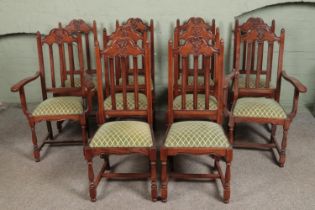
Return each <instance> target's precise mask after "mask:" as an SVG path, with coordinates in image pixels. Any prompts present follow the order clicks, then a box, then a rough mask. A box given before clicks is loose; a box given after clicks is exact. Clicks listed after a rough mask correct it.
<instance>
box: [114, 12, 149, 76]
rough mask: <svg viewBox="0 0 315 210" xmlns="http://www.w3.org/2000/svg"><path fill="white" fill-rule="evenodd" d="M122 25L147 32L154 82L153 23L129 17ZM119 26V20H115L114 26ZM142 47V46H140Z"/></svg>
mask: <svg viewBox="0 0 315 210" xmlns="http://www.w3.org/2000/svg"><path fill="white" fill-rule="evenodd" d="M122 25H130V26H131V27H132V29H133V30H134V31H136V32H138V33H140V34H142V35H144V34H145V33H146V34H148V35H147V36H148V39H149V40H148V41H149V43H150V53H151V77H152V80H153V82H154V72H155V70H154V69H155V61H154V23H153V20H152V19H151V20H150V24H147V23H145V22H144V21H143V20H142V19H141V18H129V19H128V20H127V21H126V22H124V23H123V24H122ZM118 27H119V21H118V20H116V28H118ZM142 47H143V46H142Z"/></svg>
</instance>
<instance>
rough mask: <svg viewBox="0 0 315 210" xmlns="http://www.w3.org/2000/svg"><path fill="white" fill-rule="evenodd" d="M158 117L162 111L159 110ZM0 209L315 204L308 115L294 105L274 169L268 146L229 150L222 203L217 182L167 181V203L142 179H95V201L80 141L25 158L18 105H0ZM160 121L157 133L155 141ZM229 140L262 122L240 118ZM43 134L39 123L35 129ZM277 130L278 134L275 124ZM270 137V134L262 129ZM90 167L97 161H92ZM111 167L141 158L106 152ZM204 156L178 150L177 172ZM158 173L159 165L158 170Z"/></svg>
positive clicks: (313, 142) (134, 164)
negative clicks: (283, 154) (282, 155)
mask: <svg viewBox="0 0 315 210" xmlns="http://www.w3.org/2000/svg"><path fill="white" fill-rule="evenodd" d="M157 116H158V117H159V119H158V121H159V122H161V121H162V118H163V117H164V116H165V115H164V114H161V113H159V114H158V115H157ZM0 119H1V120H0V134H1V139H0V160H1V161H0V183H1V185H0V209H10V210H11V209H24V210H27V209H32V210H34V209H181V210H182V209H210V208H211V209H315V152H314V151H315V129H314V128H315V119H314V117H313V116H312V115H311V113H310V112H309V111H308V110H307V109H303V108H302V109H300V112H299V113H298V115H297V117H296V118H295V120H294V122H293V124H292V126H291V129H290V130H289V136H288V137H289V141H288V149H287V163H286V165H285V167H284V168H279V167H278V166H277V165H276V164H275V162H274V160H273V156H272V154H271V153H270V152H268V151H257V150H234V160H233V162H232V180H231V187H232V194H231V201H230V203H229V204H224V203H223V202H222V186H221V185H220V183H219V181H216V182H204V181H193V182H191V181H174V180H170V182H169V197H168V202H167V203H162V202H160V201H158V202H155V203H153V202H152V201H151V200H150V194H149V190H150V183H149V181H104V180H103V181H102V182H101V183H100V186H99V188H98V195H97V201H96V202H95V203H92V202H90V200H89V195H88V177H87V164H86V162H85V160H84V158H83V155H82V147H81V146H72V147H69V146H68V147H45V149H44V150H43V152H42V160H41V161H40V162H39V163H36V162H35V161H34V160H33V158H32V144H31V132H30V129H29V127H28V124H27V121H26V118H25V117H24V115H23V114H22V112H21V109H20V106H19V105H13V104H12V105H8V107H7V108H6V109H2V110H0ZM66 128H67V129H64V132H63V134H62V137H63V138H67V137H69V138H72V139H80V135H78V133H80V128H79V126H78V125H77V124H76V123H71V122H70V123H68V124H67V125H66ZM163 128H164V126H163V123H158V131H157V132H156V139H157V141H158V143H159V144H160V143H161V140H162V136H163V133H164V129H163ZM236 129H237V130H236V139H239V140H251V141H254V140H257V141H260V140H263V138H264V136H267V134H268V132H267V128H266V127H264V126H261V125H253V124H251V125H250V124H240V125H239V126H238V127H237V128H236ZM37 130H38V133H39V136H41V137H43V136H44V135H45V124H44V123H42V124H40V125H39V126H38V128H37ZM278 131H279V132H278V133H277V136H279V137H281V135H280V134H281V129H278ZM268 136H269V135H268ZM95 161H96V163H97V164H96V167H98V166H100V163H101V160H100V159H99V158H96V159H95ZM110 161H111V164H112V166H113V167H114V168H115V170H116V171H125V172H126V171H128V170H132V171H133V172H135V171H144V170H146V169H147V167H148V162H147V160H146V159H144V158H143V157H141V156H137V155H131V156H120V157H118V156H112V157H110ZM212 164H213V160H212V159H211V158H210V157H208V156H195V157H193V156H187V155H183V156H179V157H177V158H176V159H175V167H176V169H177V170H182V171H189V172H191V173H194V172H203V171H204V172H207V171H208V170H209V165H212ZM159 171H160V169H159Z"/></svg>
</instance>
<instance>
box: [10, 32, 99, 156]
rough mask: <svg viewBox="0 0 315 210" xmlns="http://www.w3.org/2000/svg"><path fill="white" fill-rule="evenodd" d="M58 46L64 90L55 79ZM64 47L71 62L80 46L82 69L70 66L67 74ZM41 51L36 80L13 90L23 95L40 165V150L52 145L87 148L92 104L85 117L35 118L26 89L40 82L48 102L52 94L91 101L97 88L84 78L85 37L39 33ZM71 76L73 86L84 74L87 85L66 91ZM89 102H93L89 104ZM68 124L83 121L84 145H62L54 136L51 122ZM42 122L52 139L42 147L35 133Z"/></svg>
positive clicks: (43, 95)
mask: <svg viewBox="0 0 315 210" xmlns="http://www.w3.org/2000/svg"><path fill="white" fill-rule="evenodd" d="M54 44H57V45H58V49H59V58H60V70H61V72H60V75H61V87H57V86H56V79H55V74H56V72H55V66H54V57H53V45H54ZM44 45H47V46H48V47H49V55H50V56H49V62H50V73H51V84H52V87H47V85H46V84H47V83H46V77H45V71H46V70H45V69H46V68H45V65H44V57H43V46H44ZM64 45H67V46H68V55H69V60H70V61H71V60H73V54H72V52H73V46H75V45H77V48H78V57H79V58H78V59H79V69H78V70H76V69H75V67H74V66H72V65H71V64H70V70H69V71H67V69H66V63H65V49H64ZM37 50H38V59H39V70H38V71H37V72H36V73H35V75H34V76H32V77H27V78H25V79H23V80H21V81H20V82H18V83H17V84H15V85H13V86H12V87H11V91H12V92H17V91H18V92H19V94H20V100H21V105H22V111H23V113H24V114H25V116H26V118H27V120H28V122H29V125H30V127H31V131H32V142H33V147H34V148H33V156H34V158H35V161H36V162H38V161H40V150H41V149H42V148H43V146H44V145H45V144H50V145H77V144H82V143H83V144H86V142H87V137H86V115H87V114H88V113H89V111H91V104H88V108H87V109H86V110H85V111H84V112H83V113H82V114H76V115H74V114H72V115H53V116H49V115H47V116H33V115H32V113H31V112H30V111H29V110H28V108H27V102H26V96H25V91H24V86H26V85H27V84H28V83H30V82H32V81H34V80H36V79H37V78H39V79H40V82H41V90H42V98H43V101H44V100H46V99H47V98H48V97H47V94H48V93H52V94H53V96H82V97H83V98H90V97H91V95H90V90H91V89H92V88H93V85H92V84H90V83H89V81H88V80H86V79H85V74H84V63H83V55H82V44H81V35H78V36H75V37H74V36H71V35H70V34H68V32H67V31H66V30H64V29H60V28H56V29H52V30H51V31H50V33H49V34H48V35H47V36H45V37H42V35H41V34H40V32H37ZM67 74H69V75H70V78H71V81H72V82H73V77H74V74H80V79H81V84H85V85H83V86H82V87H80V88H76V87H73V86H72V87H65V84H64V76H65V75H67ZM88 101H89V100H88ZM64 120H75V121H79V122H80V125H81V129H82V140H80V141H61V140H60V141H58V140H55V138H56V137H57V135H55V136H54V135H53V130H52V126H51V121H64ZM41 121H46V124H47V130H48V135H47V137H45V138H44V140H43V142H42V143H41V144H40V145H38V141H37V136H36V132H35V124H36V123H39V122H41ZM61 129H62V128H61V124H58V130H59V133H60V132H61Z"/></svg>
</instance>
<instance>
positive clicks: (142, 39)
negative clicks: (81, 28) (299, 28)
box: [103, 25, 147, 95]
mask: <svg viewBox="0 0 315 210" xmlns="http://www.w3.org/2000/svg"><path fill="white" fill-rule="evenodd" d="M122 37H128V38H130V39H132V40H133V41H134V42H135V43H136V45H138V46H139V47H140V48H144V45H145V43H146V42H147V33H146V32H144V33H143V34H140V33H138V32H137V31H135V30H133V28H132V27H131V26H130V25H121V26H118V27H117V28H116V30H115V32H113V33H112V34H111V35H107V32H106V29H104V30H103V47H104V49H105V48H106V47H107V46H108V45H110V43H111V42H113V41H114V40H116V39H118V38H122ZM119 59H120V58H119V57H118V58H117V59H115V66H117V70H116V71H115V74H116V76H115V81H116V83H117V84H119V81H120V80H121V71H120V65H119V63H120V61H119ZM129 64H130V61H129V60H127V68H128V69H129V70H128V74H129V75H130V74H131V75H132V74H133V70H132V69H130V65H129ZM138 65H139V66H141V67H140V68H139V69H138V72H139V74H144V69H145V68H144V65H145V63H144V58H143V59H142V60H140V61H138ZM127 83H129V80H128V77H127ZM141 89H143V88H141ZM106 95H108V92H107V93H106Z"/></svg>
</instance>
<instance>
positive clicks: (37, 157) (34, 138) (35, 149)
mask: <svg viewBox="0 0 315 210" xmlns="http://www.w3.org/2000/svg"><path fill="white" fill-rule="evenodd" d="M31 130H32V142H33V156H34V159H35V161H36V162H39V161H40V150H39V148H38V144H37V136H36V130H35V123H31Z"/></svg>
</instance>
